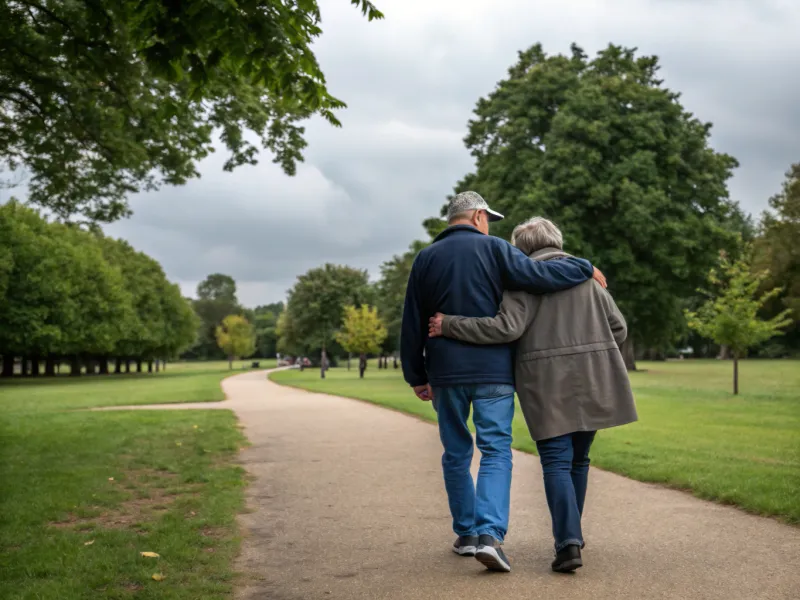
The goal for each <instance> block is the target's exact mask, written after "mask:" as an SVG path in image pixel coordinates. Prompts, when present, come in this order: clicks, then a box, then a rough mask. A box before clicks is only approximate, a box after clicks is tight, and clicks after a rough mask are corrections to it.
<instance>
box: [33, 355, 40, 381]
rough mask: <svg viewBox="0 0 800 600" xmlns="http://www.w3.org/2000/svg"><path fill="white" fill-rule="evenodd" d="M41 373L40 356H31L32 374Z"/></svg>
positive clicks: (37, 374)
mask: <svg viewBox="0 0 800 600" xmlns="http://www.w3.org/2000/svg"><path fill="white" fill-rule="evenodd" d="M39 374H40V371H39V357H38V356H34V357H33V358H31V376H33V377H38V376H39Z"/></svg>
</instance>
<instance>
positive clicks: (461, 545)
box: [453, 535, 478, 556]
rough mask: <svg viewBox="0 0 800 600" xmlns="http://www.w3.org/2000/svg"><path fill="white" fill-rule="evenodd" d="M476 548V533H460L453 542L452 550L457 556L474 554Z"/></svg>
mask: <svg viewBox="0 0 800 600" xmlns="http://www.w3.org/2000/svg"><path fill="white" fill-rule="evenodd" d="M477 549H478V536H477V535H462V536H460V537H459V538H458V539H457V540H456V541H455V542H453V552H455V553H456V554H458V555H459V556H475V551H476V550H477Z"/></svg>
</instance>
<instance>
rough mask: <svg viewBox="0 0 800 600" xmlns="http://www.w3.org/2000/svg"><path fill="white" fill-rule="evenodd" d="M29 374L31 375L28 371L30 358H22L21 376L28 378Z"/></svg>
mask: <svg viewBox="0 0 800 600" xmlns="http://www.w3.org/2000/svg"><path fill="white" fill-rule="evenodd" d="M28 373H30V371H29V370H28V357H27V356H23V357H22V358H20V361H19V374H20V375H22V376H23V377H27V376H28Z"/></svg>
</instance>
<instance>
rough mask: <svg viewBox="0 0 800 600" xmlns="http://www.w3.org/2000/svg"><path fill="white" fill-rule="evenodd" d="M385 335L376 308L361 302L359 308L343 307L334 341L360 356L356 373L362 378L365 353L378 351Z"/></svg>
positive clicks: (365, 361) (365, 366) (365, 359)
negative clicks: (340, 324) (340, 321)
mask: <svg viewBox="0 0 800 600" xmlns="http://www.w3.org/2000/svg"><path fill="white" fill-rule="evenodd" d="M386 335H387V332H386V326H385V325H384V324H383V321H381V319H380V317H378V309H376V308H374V307H372V306H368V305H366V304H363V305H361V307H360V308H356V307H355V306H347V307H345V309H344V321H343V323H342V329H341V330H340V331H339V332H338V333H337V334H336V341H337V342H339V344H341V346H342V348H344V349H345V350H347V351H348V352H353V353H354V354H358V355H359V356H360V360H359V364H358V373H359V376H360V377H362V378H363V377H364V371H366V370H367V354H376V353H377V352H379V351H380V349H381V344H383V342H384V340H385V339H386Z"/></svg>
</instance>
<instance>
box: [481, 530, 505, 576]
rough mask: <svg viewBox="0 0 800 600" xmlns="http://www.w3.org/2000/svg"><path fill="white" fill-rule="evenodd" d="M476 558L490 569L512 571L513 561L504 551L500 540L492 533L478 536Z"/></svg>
mask: <svg viewBox="0 0 800 600" xmlns="http://www.w3.org/2000/svg"><path fill="white" fill-rule="evenodd" d="M475 558H476V559H478V562H480V563H481V564H482V565H483V566H484V567H486V568H487V569H489V570H490V571H500V572H502V573H508V572H510V571H511V562H510V561H509V560H508V557H507V556H506V555H505V553H504V552H503V548H502V547H501V545H500V542H499V541H497V540H496V539H494V538H493V537H492V536H490V535H481V536H479V537H478V549H477V550H476V551H475Z"/></svg>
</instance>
